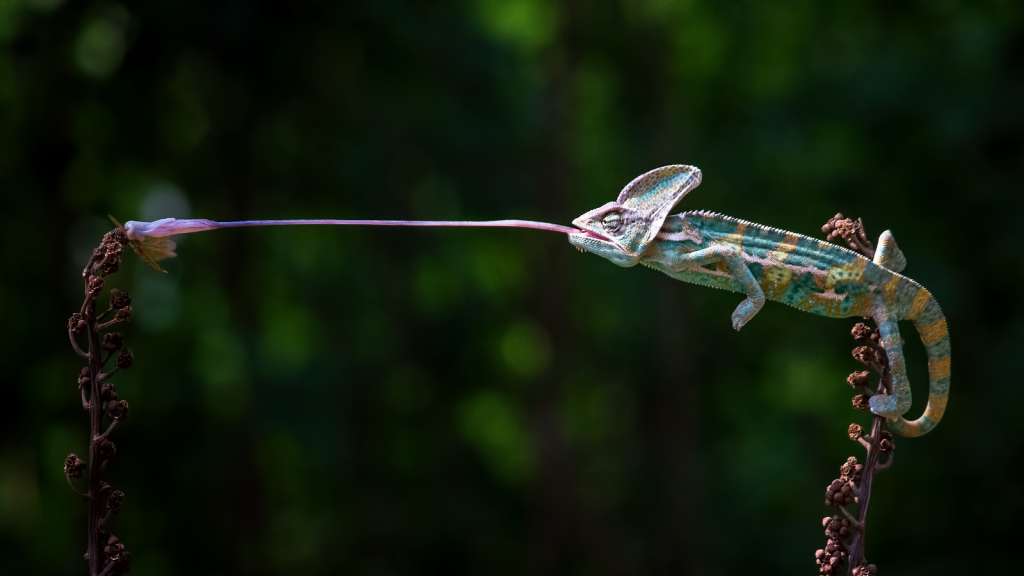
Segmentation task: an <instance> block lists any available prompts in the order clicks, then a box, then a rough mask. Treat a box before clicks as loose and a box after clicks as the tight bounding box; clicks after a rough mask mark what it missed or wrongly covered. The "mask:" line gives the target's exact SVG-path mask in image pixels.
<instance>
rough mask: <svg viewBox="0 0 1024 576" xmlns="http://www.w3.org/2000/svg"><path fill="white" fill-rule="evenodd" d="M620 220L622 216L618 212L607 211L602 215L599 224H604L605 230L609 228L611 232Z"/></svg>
mask: <svg viewBox="0 0 1024 576" xmlns="http://www.w3.org/2000/svg"><path fill="white" fill-rule="evenodd" d="M621 222H622V217H621V216H620V215H619V213H618V212H609V213H607V214H605V215H604V218H602V219H601V224H602V225H603V226H604V228H605V230H610V231H613V232H614V231H615V230H616V229H617V228H618V227H619V224H620V223H621Z"/></svg>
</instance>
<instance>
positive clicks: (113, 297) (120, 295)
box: [110, 288, 132, 310]
mask: <svg viewBox="0 0 1024 576" xmlns="http://www.w3.org/2000/svg"><path fill="white" fill-rule="evenodd" d="M131 304H132V297H131V295H130V294H128V291H127V290H118V289H117V288H114V289H113V290H111V291H110V307H111V308H113V309H115V310H120V309H121V308H124V307H126V306H131Z"/></svg>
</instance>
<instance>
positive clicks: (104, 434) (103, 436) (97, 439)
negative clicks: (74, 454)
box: [95, 420, 120, 442]
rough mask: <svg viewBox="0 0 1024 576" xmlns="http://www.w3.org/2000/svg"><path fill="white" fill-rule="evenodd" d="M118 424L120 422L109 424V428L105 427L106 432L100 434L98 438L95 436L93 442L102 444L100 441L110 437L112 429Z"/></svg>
mask: <svg viewBox="0 0 1024 576" xmlns="http://www.w3.org/2000/svg"><path fill="white" fill-rule="evenodd" d="M118 422H120V420H114V421H113V422H111V423H110V426H109V427H107V431H106V432H104V433H103V434H100V435H99V436H97V437H96V438H95V441H96V442H102V441H104V440H106V439H107V436H110V432H111V431H112V430H113V429H114V426H117V423H118Z"/></svg>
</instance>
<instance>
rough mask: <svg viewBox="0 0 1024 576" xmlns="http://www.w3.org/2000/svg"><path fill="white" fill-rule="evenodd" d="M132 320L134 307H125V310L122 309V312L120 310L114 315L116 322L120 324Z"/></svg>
mask: <svg viewBox="0 0 1024 576" xmlns="http://www.w3.org/2000/svg"><path fill="white" fill-rule="evenodd" d="M131 319H132V307H131V306H125V307H124V308H121V309H120V310H118V311H117V313H116V314H114V320H117V321H118V322H128V321H130V320H131Z"/></svg>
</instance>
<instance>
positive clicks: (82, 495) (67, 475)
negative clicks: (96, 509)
mask: <svg viewBox="0 0 1024 576" xmlns="http://www.w3.org/2000/svg"><path fill="white" fill-rule="evenodd" d="M64 477H65V478H67V479H68V486H71V490H72V491H74V493H75V494H78V495H79V496H81V497H83V498H88V497H89V496H88V495H87V494H82V492H81V491H79V490H78V487H77V486H75V483H74V482H72V481H71V474H65V475H64Z"/></svg>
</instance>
